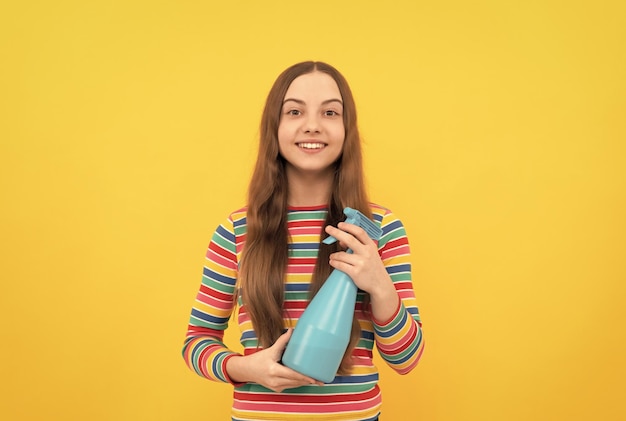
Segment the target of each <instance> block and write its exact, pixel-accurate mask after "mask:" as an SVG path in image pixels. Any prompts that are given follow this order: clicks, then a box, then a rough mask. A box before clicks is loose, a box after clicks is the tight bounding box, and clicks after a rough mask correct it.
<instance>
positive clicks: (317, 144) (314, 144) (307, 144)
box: [297, 142, 326, 150]
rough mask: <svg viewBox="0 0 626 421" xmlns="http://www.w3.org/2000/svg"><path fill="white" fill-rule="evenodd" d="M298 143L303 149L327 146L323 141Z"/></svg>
mask: <svg viewBox="0 0 626 421" xmlns="http://www.w3.org/2000/svg"><path fill="white" fill-rule="evenodd" d="M297 145H298V147H299V148H301V149H308V150H314V149H322V148H325V147H326V144H325V143H321V142H300V143H297Z"/></svg>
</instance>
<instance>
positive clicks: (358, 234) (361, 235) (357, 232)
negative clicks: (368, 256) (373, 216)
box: [337, 222, 371, 244]
mask: <svg viewBox="0 0 626 421" xmlns="http://www.w3.org/2000/svg"><path fill="white" fill-rule="evenodd" d="M337 228H339V229H340V230H342V231H345V232H347V233H350V234H352V236H353V237H354V238H356V239H357V240H359V241H360V242H361V243H363V244H367V243H368V242H369V241H371V238H370V237H369V235H367V232H365V230H364V229H363V228H361V227H359V226H357V225H354V224H349V223H347V222H340V223H339V224H337Z"/></svg>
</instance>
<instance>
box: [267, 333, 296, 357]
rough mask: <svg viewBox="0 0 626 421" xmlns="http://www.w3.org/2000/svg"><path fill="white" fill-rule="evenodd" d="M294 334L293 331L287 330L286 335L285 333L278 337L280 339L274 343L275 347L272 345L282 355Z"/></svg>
mask: <svg viewBox="0 0 626 421" xmlns="http://www.w3.org/2000/svg"><path fill="white" fill-rule="evenodd" d="M292 332H293V329H287V331H286V332H285V333H283V334H282V335H280V336H279V337H278V339H276V342H274V345H272V348H274V350H276V351H277V352H279V353H281V354H282V352H283V350H284V349H285V347H286V346H287V342H289V338H291V333H292Z"/></svg>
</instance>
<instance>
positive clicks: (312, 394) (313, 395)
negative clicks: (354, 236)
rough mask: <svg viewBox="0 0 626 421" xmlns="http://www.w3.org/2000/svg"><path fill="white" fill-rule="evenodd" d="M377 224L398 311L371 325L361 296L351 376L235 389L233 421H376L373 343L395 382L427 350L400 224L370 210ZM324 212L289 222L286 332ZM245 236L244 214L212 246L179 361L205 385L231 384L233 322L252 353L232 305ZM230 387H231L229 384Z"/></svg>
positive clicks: (247, 330)
mask: <svg viewBox="0 0 626 421" xmlns="http://www.w3.org/2000/svg"><path fill="white" fill-rule="evenodd" d="M371 208H372V212H373V216H374V221H375V222H376V223H377V224H379V226H380V227H381V229H382V230H383V235H382V237H381V239H380V241H379V242H378V248H379V254H380V257H381V259H382V261H383V263H384V264H385V267H386V268H387V272H388V273H389V275H390V276H391V279H392V280H393V282H394V285H395V287H396V290H397V292H398V295H399V296H400V298H401V300H400V305H399V307H398V309H397V311H396V313H395V315H394V316H393V317H392V318H391V319H389V320H386V321H383V322H379V321H375V320H372V318H371V313H369V312H364V311H363V306H362V302H363V292H362V291H359V293H358V296H357V304H356V306H355V317H356V318H357V320H358V321H359V323H360V325H361V339H360V341H359V343H358V345H357V346H356V348H355V349H354V351H353V357H354V367H353V369H352V371H351V373H350V374H349V375H346V376H337V377H335V379H334V380H333V382H332V383H329V384H325V385H324V386H316V385H314V386H303V387H299V388H294V389H287V390H284V391H283V392H281V393H276V392H274V391H271V390H269V389H267V388H265V387H263V386H261V385H259V384H256V383H247V384H236V385H235V389H234V396H233V398H234V399H233V405H232V411H231V414H232V420H234V421H239V420H241V421H243V420H294V419H297V420H302V419H307V420H353V421H354V420H375V419H376V418H377V417H378V415H379V414H380V408H381V402H382V398H381V392H380V389H379V387H378V369H377V368H376V366H375V365H374V364H373V362H372V357H373V354H372V349H373V347H374V343H376V346H377V348H378V352H379V354H380V356H381V357H382V358H383V360H384V361H385V362H386V363H387V364H388V365H389V366H391V367H392V368H393V369H394V370H395V371H397V372H398V373H400V374H405V373H408V372H409V371H411V370H412V369H413V368H414V367H415V366H416V365H417V363H418V361H419V359H420V357H421V354H422V351H423V349H424V341H423V340H422V329H421V323H420V317H419V313H418V309H417V305H416V300H415V295H414V292H413V286H412V284H411V265H410V260H409V255H410V253H409V244H408V240H407V236H406V232H405V229H404V226H403V225H402V222H401V221H400V220H399V219H397V218H396V217H395V216H394V215H393V214H392V213H391V212H390V211H389V210H388V209H385V208H383V207H381V206H378V205H374V204H372V206H371ZM326 213H327V210H326V207H325V206H320V207H308V208H290V209H289V210H288V215H287V226H288V231H289V258H288V267H287V272H286V276H285V278H286V279H285V301H284V315H285V316H284V321H285V327H287V328H290V327H294V326H295V324H296V323H297V321H298V319H299V318H300V315H301V314H302V313H303V311H304V309H305V308H306V305H307V304H308V289H309V284H310V281H311V274H312V271H313V268H314V266H315V260H316V258H317V252H318V248H319V242H320V238H321V235H322V234H323V224H324V221H325V218H326ZM245 235H246V209H245V208H243V209H240V210H238V211H235V212H233V213H232V214H231V215H230V216H229V217H228V219H227V220H226V222H225V223H223V224H221V225H220V226H219V227H218V228H217V230H216V231H215V233H214V234H213V238H212V240H211V242H210V244H209V247H208V251H207V254H206V264H205V267H204V271H203V276H202V284H201V286H200V290H199V292H198V295H197V298H196V302H195V305H194V307H193V309H192V311H191V317H190V321H189V327H188V330H187V337H186V340H185V344H184V347H183V357H184V359H185V362H186V363H187V364H188V366H189V367H190V368H191V369H192V370H194V371H195V372H196V373H197V374H199V375H200V376H203V377H205V378H208V379H210V380H215V381H221V382H231V380H230V379H229V377H228V374H227V373H226V370H225V367H226V361H227V359H228V358H229V357H231V356H233V355H238V354H236V353H235V352H233V351H231V350H230V349H228V348H227V347H226V345H225V344H224V343H223V337H224V330H225V329H226V328H227V326H228V322H229V320H230V317H231V314H233V313H234V312H235V313H236V314H237V322H238V324H239V329H240V332H241V337H240V341H241V344H242V345H243V348H244V355H249V354H251V353H254V352H256V351H257V349H258V348H257V337H256V334H255V332H254V329H253V327H252V323H251V321H250V318H249V316H248V315H247V313H246V311H245V303H242V302H241V298H239V301H238V303H237V305H235V301H236V300H235V299H234V294H235V287H236V282H237V269H238V264H239V259H240V257H241V252H242V249H243V245H244V242H245ZM231 383H232V382H231Z"/></svg>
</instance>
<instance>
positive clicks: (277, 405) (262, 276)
mask: <svg viewBox="0 0 626 421" xmlns="http://www.w3.org/2000/svg"><path fill="white" fill-rule="evenodd" d="M346 206H349V207H351V208H354V209H358V210H359V211H361V212H362V213H363V214H365V215H368V216H370V217H371V218H372V219H373V220H374V221H375V222H376V223H377V224H378V225H380V227H381V228H382V230H383V235H382V237H381V239H380V240H379V241H378V243H376V242H374V241H372V240H371V239H370V238H369V237H368V236H367V234H366V233H365V232H364V230H363V229H361V228H359V227H356V226H354V225H351V224H347V223H345V222H341V220H342V217H343V209H344V207H346ZM323 231H324V232H325V234H324V233H323ZM326 234H327V235H332V236H333V237H335V238H337V239H338V240H339V244H337V243H335V244H333V245H325V244H322V243H321V240H323V239H324V238H325V237H326V236H327V235H326ZM346 248H350V249H352V251H353V254H348V253H346V252H345V251H343V250H344V249H346ZM206 258H207V260H206V266H205V268H204V272H203V277H202V285H201V286H200V291H199V292H198V295H197V299H196V304H195V306H194V308H193V309H192V312H191V317H190V322H189V328H188V331H187V339H186V341H185V344H184V348H183V356H184V359H185V361H186V363H187V364H188V365H189V367H190V368H191V369H192V370H194V371H195V372H196V373H198V374H199V375H200V376H203V377H206V378H208V379H211V380H215V381H221V382H229V383H232V384H233V385H234V387H235V390H234V400H233V406H232V412H231V413H232V419H233V420H288V419H290V420H295V419H298V420H303V419H307V420H308V419H319V420H326V419H333V420H376V419H378V416H379V414H380V408H381V402H382V398H381V393H380V389H379V387H378V384H377V383H378V369H377V368H376V366H375V365H373V363H372V348H373V345H374V343H375V344H376V346H377V348H378V350H379V353H380V355H381V356H382V358H383V359H384V360H385V362H386V363H387V364H389V365H390V366H391V367H392V368H393V369H394V370H396V371H397V372H399V373H400V374H405V373H408V372H409V371H411V370H412V369H413V368H414V367H415V366H416V365H417V363H418V360H419V358H420V356H421V354H422V350H423V346H424V343H423V341H422V331H421V323H420V321H419V320H420V319H419V313H418V309H417V306H416V300H415V296H414V292H413V288H412V284H411V269H410V261H409V260H410V259H409V245H408V240H407V237H406V233H405V230H404V227H403V225H402V223H401V222H400V220H399V219H398V218H396V217H395V216H394V214H393V213H392V212H391V211H389V210H388V209H386V208H384V207H382V206H379V205H376V204H373V203H370V202H369V201H368V197H367V193H366V190H365V183H364V177H363V165H362V156H361V141H360V138H359V132H358V129H357V121H356V108H355V104H354V99H353V97H352V93H351V91H350V88H349V86H348V84H347V82H346V80H345V79H344V77H343V76H342V75H341V74H340V73H339V72H338V71H337V70H336V69H335V68H333V67H332V66H330V65H328V64H325V63H322V62H303V63H299V64H296V65H294V66H291V67H289V68H288V69H286V70H285V71H284V72H283V73H282V74H281V75H280V76H279V77H278V79H277V80H276V82H275V83H274V85H273V87H272V89H271V90H270V93H269V95H268V98H267V101H266V104H265V109H264V111H263V116H262V120H261V133H260V146H259V153H258V158H257V162H256V166H255V169H254V173H253V176H252V180H251V182H250V186H249V192H248V204H247V206H246V207H244V208H242V209H240V210H237V211H235V212H233V213H232V214H231V215H230V216H229V217H228V218H227V219H226V221H225V222H224V223H223V224H221V225H220V226H219V227H218V228H217V230H216V232H215V233H214V235H213V238H212V240H211V243H210V245H209V248H208V251H207V255H206ZM334 268H337V269H339V270H342V271H343V272H345V273H347V274H348V275H349V276H350V277H351V278H352V280H353V281H354V283H355V284H356V285H357V287H358V288H359V292H358V296H357V304H356V306H355V313H354V323H353V327H352V335H351V341H350V344H349V346H348V349H347V351H346V353H345V355H344V358H343V361H342V363H341V366H340V369H339V372H338V374H337V376H336V377H335V379H334V380H333V381H332V383H330V384H322V383H321V382H318V381H316V380H314V379H312V378H309V377H307V376H305V375H302V374H300V373H297V372H295V371H293V370H291V369H289V368H288V367H286V366H284V365H282V364H281V363H280V360H281V356H282V353H283V351H284V349H285V346H286V345H287V342H288V341H289V337H290V335H291V329H292V328H293V327H294V326H295V325H296V323H297V322H298V318H299V317H300V316H301V315H302V313H303V311H304V309H305V308H306V305H307V303H308V302H309V300H310V299H311V298H312V297H313V296H314V295H315V293H316V292H317V291H318V290H319V289H320V287H321V285H322V284H323V282H324V280H325V279H326V278H327V277H328V275H329V274H330V272H331V271H332V270H333V269H334ZM235 309H236V311H237V314H236V316H237V318H236V320H237V322H238V324H239V329H240V331H241V339H240V340H241V344H242V345H243V348H244V354H243V355H241V354H238V353H235V352H233V351H231V350H229V349H228V348H227V347H226V346H225V345H224V343H223V341H222V340H223V333H224V330H225V329H226V327H227V325H228V321H229V319H230V317H231V314H233V312H234V311H235ZM286 329H287V330H286Z"/></svg>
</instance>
